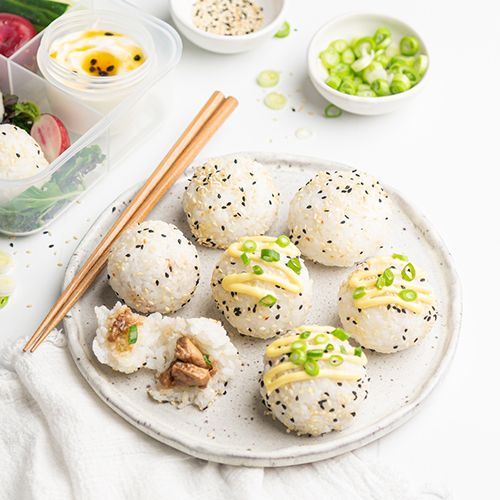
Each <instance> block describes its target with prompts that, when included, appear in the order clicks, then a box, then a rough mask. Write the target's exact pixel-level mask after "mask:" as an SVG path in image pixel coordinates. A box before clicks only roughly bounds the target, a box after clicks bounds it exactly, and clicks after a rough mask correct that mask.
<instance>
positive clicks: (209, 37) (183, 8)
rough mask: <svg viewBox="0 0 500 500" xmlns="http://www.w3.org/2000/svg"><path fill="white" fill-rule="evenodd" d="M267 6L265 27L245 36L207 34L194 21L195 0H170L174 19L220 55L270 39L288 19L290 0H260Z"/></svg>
mask: <svg viewBox="0 0 500 500" xmlns="http://www.w3.org/2000/svg"><path fill="white" fill-rule="evenodd" d="M256 1H257V2H258V3H259V4H260V5H261V6H262V7H263V9H264V11H263V12H264V24H263V26H262V28H261V29H259V30H258V31H255V32H254V33H250V34H248V35H241V36H224V35H216V34H213V33H207V32H205V31H203V30H201V29H199V28H197V27H196V26H195V25H194V23H193V18H192V14H193V5H194V3H195V2H194V1H193V0H170V11H171V14H172V19H173V20H174V22H175V25H176V26H177V28H178V29H179V31H180V32H181V33H182V34H183V35H184V36H185V37H186V38H187V39H188V40H190V41H191V42H193V43H194V44H196V45H198V46H199V47H201V48H202V49H205V50H209V51H211V52H218V53H220V54H236V53H238V52H246V51H247V50H252V49H254V48H256V47H257V46H258V45H260V44H261V43H262V42H263V41H264V40H268V39H270V38H272V37H273V36H274V34H275V33H276V32H277V31H278V30H279V29H280V27H281V25H282V24H283V22H284V21H285V10H286V4H287V2H288V0H256Z"/></svg>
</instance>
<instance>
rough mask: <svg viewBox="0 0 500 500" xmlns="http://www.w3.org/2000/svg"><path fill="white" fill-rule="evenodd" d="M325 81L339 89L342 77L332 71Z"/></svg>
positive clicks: (333, 87)
mask: <svg viewBox="0 0 500 500" xmlns="http://www.w3.org/2000/svg"><path fill="white" fill-rule="evenodd" d="M325 83H326V84H327V85H328V86H329V87H331V88H332V89H335V90H337V89H338V88H339V87H340V84H341V83H342V78H341V77H340V76H339V75H337V74H336V73H332V74H330V75H329V76H328V78H327V79H326V80H325Z"/></svg>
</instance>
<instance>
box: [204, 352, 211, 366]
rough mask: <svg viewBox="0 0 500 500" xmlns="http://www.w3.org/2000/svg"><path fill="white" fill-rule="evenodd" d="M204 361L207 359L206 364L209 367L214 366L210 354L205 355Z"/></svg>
mask: <svg viewBox="0 0 500 500" xmlns="http://www.w3.org/2000/svg"><path fill="white" fill-rule="evenodd" d="M203 361H205V364H206V365H207V366H208V367H209V368H212V362H211V361H210V356H209V355H208V354H204V355H203Z"/></svg>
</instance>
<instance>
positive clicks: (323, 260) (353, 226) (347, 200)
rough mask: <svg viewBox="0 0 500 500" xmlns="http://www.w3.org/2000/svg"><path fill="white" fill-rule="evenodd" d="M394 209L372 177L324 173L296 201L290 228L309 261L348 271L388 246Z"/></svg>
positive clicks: (349, 173)
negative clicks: (384, 245) (348, 267)
mask: <svg viewBox="0 0 500 500" xmlns="http://www.w3.org/2000/svg"><path fill="white" fill-rule="evenodd" d="M391 210H392V204H391V201H390V199H389V197H388V195H387V194H386V192H385V191H384V189H383V188H382V186H381V185H380V184H379V182H378V181H377V180H375V179H374V178H373V177H371V176H370V175H368V174H366V173H364V172H358V171H357V170H352V171H343V170H334V171H323V172H319V173H318V174H316V176H315V177H313V178H312V179H311V180H310V181H309V182H308V183H307V184H306V185H305V186H303V187H302V188H300V189H299V191H298V192H297V193H296V194H295V196H294V197H293V199H292V201H291V203H290V210H289V214H288V227H289V229H290V234H291V239H292V241H293V242H294V243H295V244H296V245H297V246H298V247H299V249H300V251H301V252H302V253H303V254H304V256H305V257H307V258H309V259H311V260H313V261H315V262H319V263H320V264H324V265H325V266H340V267H346V266H351V265H353V264H355V263H356V262H359V261H361V260H363V259H364V258H366V257H367V256H369V255H373V254H375V253H376V252H377V250H378V249H379V248H380V247H381V246H382V245H383V244H384V242H385V239H386V236H387V234H388V232H389V231H390V228H389V225H388V220H389V218H390V216H391Z"/></svg>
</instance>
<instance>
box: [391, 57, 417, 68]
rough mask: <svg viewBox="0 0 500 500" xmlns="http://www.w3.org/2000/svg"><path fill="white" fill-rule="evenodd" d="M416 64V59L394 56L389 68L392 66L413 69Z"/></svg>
mask: <svg viewBox="0 0 500 500" xmlns="http://www.w3.org/2000/svg"><path fill="white" fill-rule="evenodd" d="M414 64H415V58H414V57H406V56H394V57H393V58H392V59H391V62H390V63H389V67H392V66H401V67H405V68H408V67H411V66H413V65H414Z"/></svg>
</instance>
